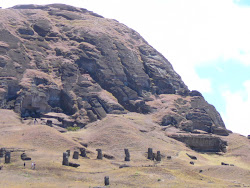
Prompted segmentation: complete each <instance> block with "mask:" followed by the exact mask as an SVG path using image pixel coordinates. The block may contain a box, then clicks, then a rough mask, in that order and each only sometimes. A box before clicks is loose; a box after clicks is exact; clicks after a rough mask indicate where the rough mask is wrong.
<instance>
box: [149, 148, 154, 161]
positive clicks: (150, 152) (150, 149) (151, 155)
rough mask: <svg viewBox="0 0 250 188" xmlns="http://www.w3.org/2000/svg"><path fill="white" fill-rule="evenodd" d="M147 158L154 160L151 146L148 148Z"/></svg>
mask: <svg viewBox="0 0 250 188" xmlns="http://www.w3.org/2000/svg"><path fill="white" fill-rule="evenodd" d="M148 159H150V160H154V154H153V149H152V148H148Z"/></svg>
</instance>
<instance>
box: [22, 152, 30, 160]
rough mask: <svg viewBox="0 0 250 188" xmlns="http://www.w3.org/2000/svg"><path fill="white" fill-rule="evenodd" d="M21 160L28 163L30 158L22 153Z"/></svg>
mask: <svg viewBox="0 0 250 188" xmlns="http://www.w3.org/2000/svg"><path fill="white" fill-rule="evenodd" d="M21 159H22V160H23V161H30V160H31V158H30V157H28V156H27V154H26V153H22V154H21Z"/></svg>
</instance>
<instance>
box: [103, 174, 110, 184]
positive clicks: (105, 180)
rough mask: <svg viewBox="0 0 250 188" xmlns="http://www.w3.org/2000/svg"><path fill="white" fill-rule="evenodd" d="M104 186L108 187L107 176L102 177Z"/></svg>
mask: <svg viewBox="0 0 250 188" xmlns="http://www.w3.org/2000/svg"><path fill="white" fill-rule="evenodd" d="M104 185H105V186H106V185H109V176H105V177H104Z"/></svg>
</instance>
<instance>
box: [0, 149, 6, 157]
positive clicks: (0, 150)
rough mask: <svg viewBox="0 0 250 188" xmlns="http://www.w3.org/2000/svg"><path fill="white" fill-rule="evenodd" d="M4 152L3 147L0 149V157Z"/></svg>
mask: <svg viewBox="0 0 250 188" xmlns="http://www.w3.org/2000/svg"><path fill="white" fill-rule="evenodd" d="M4 153H5V148H1V149H0V157H3V156H4Z"/></svg>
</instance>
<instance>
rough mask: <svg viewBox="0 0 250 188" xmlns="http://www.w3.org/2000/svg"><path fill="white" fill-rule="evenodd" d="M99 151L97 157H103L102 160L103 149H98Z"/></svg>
mask: <svg viewBox="0 0 250 188" xmlns="http://www.w3.org/2000/svg"><path fill="white" fill-rule="evenodd" d="M96 151H97V152H98V153H97V159H101V160H102V150H101V149H96Z"/></svg>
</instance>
